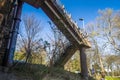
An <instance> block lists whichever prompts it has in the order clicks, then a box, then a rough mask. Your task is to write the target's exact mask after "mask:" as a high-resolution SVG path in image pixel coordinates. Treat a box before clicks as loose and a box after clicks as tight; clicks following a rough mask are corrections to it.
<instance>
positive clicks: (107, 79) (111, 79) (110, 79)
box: [105, 76, 120, 80]
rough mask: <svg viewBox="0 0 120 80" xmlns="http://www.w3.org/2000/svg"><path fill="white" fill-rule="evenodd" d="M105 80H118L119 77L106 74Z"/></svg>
mask: <svg viewBox="0 0 120 80" xmlns="http://www.w3.org/2000/svg"><path fill="white" fill-rule="evenodd" d="M105 79H106V80H120V77H111V76H106V78H105Z"/></svg>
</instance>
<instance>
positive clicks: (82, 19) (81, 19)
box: [79, 18, 85, 30]
mask: <svg viewBox="0 0 120 80" xmlns="http://www.w3.org/2000/svg"><path fill="white" fill-rule="evenodd" d="M79 20H80V21H82V27H83V30H85V28H84V27H85V26H84V18H80V19H79Z"/></svg>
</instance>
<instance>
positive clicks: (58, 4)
mask: <svg viewBox="0 0 120 80" xmlns="http://www.w3.org/2000/svg"><path fill="white" fill-rule="evenodd" d="M52 1H53V3H54V5H55V6H56V8H58V10H59V11H60V13H61V14H62V15H64V16H65V18H66V20H67V21H68V22H69V23H70V24H71V26H72V29H73V30H74V31H75V32H76V33H77V34H78V35H79V36H80V37H81V38H82V39H84V38H87V33H85V34H84V32H83V30H81V29H80V28H79V27H78V25H77V23H76V22H75V21H73V19H72V17H71V14H69V13H68V12H67V11H66V10H65V8H64V5H62V4H61V2H60V1H59V0H52Z"/></svg>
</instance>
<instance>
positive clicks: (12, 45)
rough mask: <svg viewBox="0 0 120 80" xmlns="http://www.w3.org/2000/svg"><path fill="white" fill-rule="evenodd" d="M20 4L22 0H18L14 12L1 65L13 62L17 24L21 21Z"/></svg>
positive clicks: (7, 65) (10, 64)
mask: <svg viewBox="0 0 120 80" xmlns="http://www.w3.org/2000/svg"><path fill="white" fill-rule="evenodd" d="M22 5H23V2H22V1H21V0H18V5H17V10H16V13H15V17H14V22H13V26H12V29H11V34H10V39H9V43H8V50H7V51H6V53H5V55H4V59H3V63H2V65H3V66H5V67H11V66H12V64H13V58H14V51H15V46H16V41H17V35H18V30H19V25H20V21H21V20H20V18H21V13H22Z"/></svg>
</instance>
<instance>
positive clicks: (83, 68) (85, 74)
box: [79, 47, 88, 80]
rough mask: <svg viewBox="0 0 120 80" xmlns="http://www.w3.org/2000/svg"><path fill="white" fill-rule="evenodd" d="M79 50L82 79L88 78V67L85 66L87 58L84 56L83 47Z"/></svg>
mask: <svg viewBox="0 0 120 80" xmlns="http://www.w3.org/2000/svg"><path fill="white" fill-rule="evenodd" d="M79 50H80V62H81V76H82V80H88V68H87V58H86V54H85V48H84V47H82V48H80V49H79Z"/></svg>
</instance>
